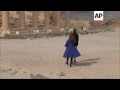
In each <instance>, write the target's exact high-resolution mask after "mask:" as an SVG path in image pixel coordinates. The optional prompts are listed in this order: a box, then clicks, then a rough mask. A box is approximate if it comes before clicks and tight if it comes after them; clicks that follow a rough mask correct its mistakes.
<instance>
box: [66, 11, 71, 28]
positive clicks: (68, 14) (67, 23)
mask: <svg viewBox="0 0 120 90" xmlns="http://www.w3.org/2000/svg"><path fill="white" fill-rule="evenodd" d="M65 27H68V28H69V27H70V11H66V16H65Z"/></svg>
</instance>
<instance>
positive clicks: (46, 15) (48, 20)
mask: <svg viewBox="0 0 120 90" xmlns="http://www.w3.org/2000/svg"><path fill="white" fill-rule="evenodd" d="M49 14H50V11H45V28H49V24H50V17H49Z"/></svg>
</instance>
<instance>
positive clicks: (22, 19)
mask: <svg viewBox="0 0 120 90" xmlns="http://www.w3.org/2000/svg"><path fill="white" fill-rule="evenodd" d="M19 25H20V29H25V11H19Z"/></svg>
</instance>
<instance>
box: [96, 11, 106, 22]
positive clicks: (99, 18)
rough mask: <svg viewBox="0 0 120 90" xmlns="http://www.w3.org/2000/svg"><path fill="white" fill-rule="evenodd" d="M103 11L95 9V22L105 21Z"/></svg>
mask: <svg viewBox="0 0 120 90" xmlns="http://www.w3.org/2000/svg"><path fill="white" fill-rule="evenodd" d="M103 17H104V15H103V11H94V22H103Z"/></svg>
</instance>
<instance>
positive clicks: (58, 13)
mask: <svg viewBox="0 0 120 90" xmlns="http://www.w3.org/2000/svg"><path fill="white" fill-rule="evenodd" d="M55 27H57V28H60V11H56V18H55Z"/></svg>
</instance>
